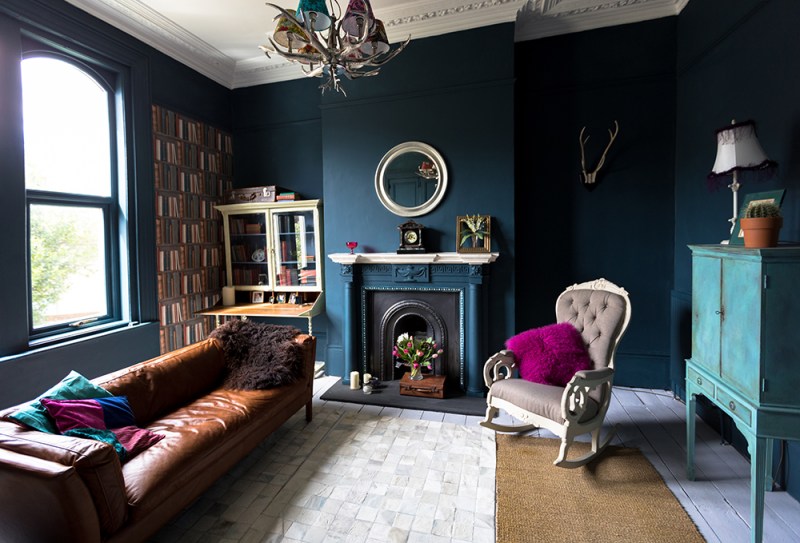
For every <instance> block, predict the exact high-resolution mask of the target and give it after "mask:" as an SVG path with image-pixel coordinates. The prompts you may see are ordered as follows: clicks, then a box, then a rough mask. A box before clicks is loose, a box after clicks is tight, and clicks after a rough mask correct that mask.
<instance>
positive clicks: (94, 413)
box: [40, 396, 136, 434]
mask: <svg viewBox="0 0 800 543" xmlns="http://www.w3.org/2000/svg"><path fill="white" fill-rule="evenodd" d="M40 401H41V403H42V405H43V406H44V408H45V409H46V410H47V413H48V414H49V415H50V417H51V418H52V419H53V420H54V421H55V423H56V428H58V432H59V433H61V434H63V433H64V432H66V431H67V430H72V429H73V428H100V429H102V430H105V429H109V428H120V427H122V426H136V420H135V419H134V418H133V411H131V406H130V405H129V404H128V398H126V397H125V396H111V397H110V398H95V399H93V400H52V399H49V398H42V399H41V400H40Z"/></svg>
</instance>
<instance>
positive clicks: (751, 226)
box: [740, 202, 783, 249]
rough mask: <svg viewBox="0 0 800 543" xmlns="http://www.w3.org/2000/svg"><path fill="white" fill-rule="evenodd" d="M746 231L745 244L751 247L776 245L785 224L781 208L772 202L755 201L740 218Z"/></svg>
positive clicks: (743, 229)
mask: <svg viewBox="0 0 800 543" xmlns="http://www.w3.org/2000/svg"><path fill="white" fill-rule="evenodd" d="M740 223H741V227H742V231H743V232H744V246H745V247H751V248H754V249H755V248H759V249H760V248H763V247H775V246H776V245H778V233H779V232H780V230H781V226H783V217H781V208H780V207H778V206H777V205H776V204H774V203H772V202H754V203H752V204H750V205H749V206H748V207H747V210H746V211H745V213H744V217H743V218H742V219H741V220H740Z"/></svg>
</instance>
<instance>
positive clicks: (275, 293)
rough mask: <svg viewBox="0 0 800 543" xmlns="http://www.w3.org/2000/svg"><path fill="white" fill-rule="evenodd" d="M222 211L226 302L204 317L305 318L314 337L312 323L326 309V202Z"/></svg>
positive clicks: (247, 205) (225, 207)
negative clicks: (324, 220) (323, 243)
mask: <svg viewBox="0 0 800 543" xmlns="http://www.w3.org/2000/svg"><path fill="white" fill-rule="evenodd" d="M216 209H217V210H219V212H220V213H221V214H222V222H223V230H224V232H223V234H224V241H225V258H226V262H225V279H224V282H223V284H224V285H225V289H224V291H223V299H222V301H221V302H220V303H219V304H217V305H215V306H214V307H212V308H208V309H206V310H204V311H202V312H201V313H202V314H206V315H216V316H217V317H220V316H224V315H229V316H253V317H256V316H258V317H305V318H308V325H309V333H310V332H311V317H313V316H315V315H317V314H319V313H320V312H321V311H322V308H323V307H324V299H323V297H322V285H323V277H322V265H323V259H322V258H321V255H323V252H322V217H321V215H322V203H321V201H319V200H301V201H288V202H286V201H284V202H274V203H260V202H259V203H245V204H228V205H220V206H216ZM225 291H228V292H227V293H226V292H225ZM226 298H227V299H226Z"/></svg>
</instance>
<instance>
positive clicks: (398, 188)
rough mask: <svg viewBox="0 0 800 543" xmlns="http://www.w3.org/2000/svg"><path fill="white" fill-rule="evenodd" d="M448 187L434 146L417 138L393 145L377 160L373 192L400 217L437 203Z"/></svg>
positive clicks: (444, 169) (422, 213) (416, 212)
mask: <svg viewBox="0 0 800 543" xmlns="http://www.w3.org/2000/svg"><path fill="white" fill-rule="evenodd" d="M445 189H447V166H445V164H444V159H443V158H442V155H440V154H439V153H438V152H437V151H436V149H434V148H433V147H431V146H430V145H427V144H425V143H421V142H418V141H409V142H406V143H401V144H400V145H398V146H396V147H393V148H392V149H390V150H389V152H388V153H386V154H385V155H384V156H383V158H382V159H381V162H380V164H378V169H377V170H376V172H375V192H377V193H378V199H379V200H380V201H381V203H382V204H383V205H384V206H385V207H386V209H388V210H389V211H391V212H392V213H394V214H395V215H399V216H401V217H418V216H420V215H424V214H425V213H428V212H430V211H433V209H434V208H435V207H436V206H437V205H438V204H439V202H440V201H441V200H442V198H443V197H444V191H445Z"/></svg>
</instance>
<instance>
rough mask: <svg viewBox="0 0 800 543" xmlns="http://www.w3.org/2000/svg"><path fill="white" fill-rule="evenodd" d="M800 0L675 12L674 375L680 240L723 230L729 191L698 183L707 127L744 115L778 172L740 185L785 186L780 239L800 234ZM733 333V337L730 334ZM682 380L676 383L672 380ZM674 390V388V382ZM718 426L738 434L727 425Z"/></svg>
mask: <svg viewBox="0 0 800 543" xmlns="http://www.w3.org/2000/svg"><path fill="white" fill-rule="evenodd" d="M797 21H800V2H796V1H794V0H770V1H759V0H713V1H711V0H703V1H697V0H693V1H691V2H689V4H688V5H687V7H686V8H685V9H684V10H683V12H682V13H681V15H680V17H679V24H678V41H677V43H678V62H677V71H678V86H677V115H676V119H677V124H676V146H675V149H676V159H675V217H676V224H675V246H674V253H675V269H674V281H675V284H674V289H675V292H674V294H673V300H674V303H673V329H674V333H673V336H675V337H676V338H677V339H676V343H677V344H679V345H682V346H683V347H682V349H681V350H680V351H677V352H675V353H674V355H673V359H674V361H675V365H676V367H677V372H676V373H677V374H680V373H681V372H682V371H683V362H682V361H683V359H685V358H688V357H689V356H690V355H691V351H690V349H691V346H690V344H689V342H688V341H687V338H688V337H689V334H690V333H691V323H690V319H689V316H688V315H689V312H690V310H691V297H690V296H691V258H690V253H689V250H688V249H687V248H686V245H687V244H689V243H718V242H719V241H720V240H721V239H724V238H726V237H727V236H728V223H727V222H726V221H727V219H728V218H730V216H731V202H732V197H731V192H730V190H728V189H727V188H723V189H721V190H719V191H718V192H713V193H712V192H709V191H708V190H707V189H706V185H705V177H706V174H707V173H708V172H709V171H710V169H711V166H712V164H713V163H714V158H715V156H716V141H715V138H714V131H715V130H716V129H717V128H721V127H723V126H725V125H726V124H728V123H729V122H730V121H731V119H737V120H746V119H753V120H754V121H756V123H757V126H758V138H759V141H760V142H761V145H762V147H763V148H764V151H765V152H766V153H767V155H768V156H769V157H770V158H771V159H773V160H775V161H777V162H778V164H779V169H778V173H777V175H776V176H775V177H774V178H773V179H771V180H767V181H762V182H758V181H756V180H754V179H752V178H748V177H746V176H745V177H744V181H743V186H742V189H741V192H742V194H747V193H750V192H760V191H764V190H772V189H777V188H785V189H786V198H785V200H784V205H783V215H784V226H783V229H782V231H781V239H782V240H784V241H790V240H791V241H797V240H800V190H798V188H800V153H798V149H800V147H798V139H799V138H800V100H798V96H800V75H798V74H799V72H798V69H797V59H798V58H800V39H798V37H797ZM729 340H730V341H736V338H729ZM681 389H682V387H681ZM681 391H682V390H681ZM723 433H725V434H728V433H729V434H732V435H729V436H728V437H729V438H731V439H734V440H737V437H736V434H735V432H733V431H732V429H731V428H730V425H729V424H725V425H724V427H723ZM798 457H800V446H799V445H798V443H797V442H789V444H788V457H787V458H784V462H783V464H782V465H784V466H786V465H788V466H789V469H788V489H789V491H790V493H792V494H793V495H794V496H798V495H800V473H798V471H797V470H791V459H792V458H798Z"/></svg>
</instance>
